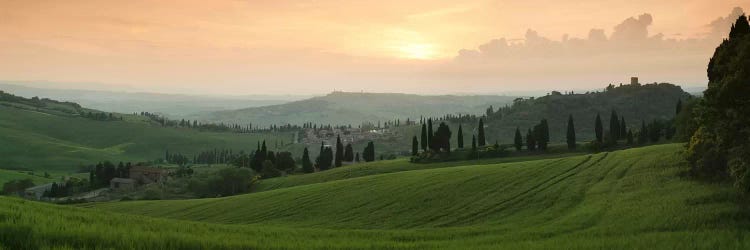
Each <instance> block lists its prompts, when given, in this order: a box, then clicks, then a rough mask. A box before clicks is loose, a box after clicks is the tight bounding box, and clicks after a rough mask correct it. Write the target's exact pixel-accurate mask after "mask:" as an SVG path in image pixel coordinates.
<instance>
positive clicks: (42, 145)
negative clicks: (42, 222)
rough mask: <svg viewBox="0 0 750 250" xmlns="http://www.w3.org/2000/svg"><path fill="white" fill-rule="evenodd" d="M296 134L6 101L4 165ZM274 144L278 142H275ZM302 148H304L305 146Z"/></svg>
mask: <svg viewBox="0 0 750 250" xmlns="http://www.w3.org/2000/svg"><path fill="white" fill-rule="evenodd" d="M264 139H265V140H269V141H273V142H275V141H277V140H280V141H286V142H289V141H291V139H292V136H291V134H286V133H274V134H270V133H264V134H235V133H214V132H200V131H197V130H192V129H176V128H164V127H160V126H156V125H152V124H148V123H146V122H144V121H138V120H133V119H126V120H125V121H95V120H91V119H87V118H81V117H71V116H61V115H53V114H48V113H42V112H34V111H30V110H22V109H17V108H11V107H6V106H1V105H0V142H2V143H0V155H3V156H13V157H0V168H6V169H21V168H23V169H30V170H40V171H49V172H50V173H53V172H54V173H58V172H60V173H69V172H70V171H72V170H75V169H77V168H78V166H80V165H89V164H95V163H97V162H100V161H104V160H110V161H115V162H116V161H134V162H135V161H149V160H156V159H159V158H163V157H164V152H165V150H169V151H171V152H173V153H182V154H186V155H189V156H191V157H192V155H193V154H194V153H197V152H200V151H205V150H211V149H214V148H217V149H233V150H236V151H239V150H246V151H247V150H251V149H252V150H254V149H255V147H256V145H257V142H258V141H259V140H264ZM272 145H273V144H272ZM300 152H301V149H300Z"/></svg>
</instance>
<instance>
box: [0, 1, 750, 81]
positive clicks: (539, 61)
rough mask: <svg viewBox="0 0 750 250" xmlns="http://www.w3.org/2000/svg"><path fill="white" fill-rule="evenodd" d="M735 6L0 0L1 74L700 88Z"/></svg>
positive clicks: (14, 77) (739, 7) (15, 77)
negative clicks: (634, 79) (637, 82)
mask: <svg viewBox="0 0 750 250" xmlns="http://www.w3.org/2000/svg"><path fill="white" fill-rule="evenodd" d="M749 7H750V2H748V1H747V0H742V1H740V0H721V1H716V0H662V1H651V0H633V1H621V0H577V1H564V0H559V1H542V0H525V1H512V0H500V1H485V0H466V1H437V0H414V1H410V0H399V1H390V0H383V1H356V0H331V1H324V0H318V1H315V0H306V1H286V0H268V1H266V0H244V1H241V0H212V1H190V0H183V1H169V0H162V1H145V0H130V1H97V0H66V1H56V0H0V17H1V18H0V80H4V81H18V82H46V83H47V84H49V85H54V86H55V87H59V88H94V89H112V90H134V91H149V92H161V93H183V94H212V95H250V94H256V95H257V94H321V93H327V92H331V91H333V90H340V91H357V92H359V91H365V92H405V93H420V94H457V93H458V94H461V93H466V94H469V93H471V94H502V93H511V92H518V91H536V90H581V89H594V88H601V87H604V86H606V85H607V84H609V83H620V82H628V81H629V78H630V77H631V76H638V77H640V78H641V82H671V83H675V84H680V85H683V86H703V85H705V84H706V82H707V78H706V76H705V67H706V64H707V63H708V60H709V58H710V56H711V55H712V53H713V50H714V49H715V48H716V46H717V45H718V44H719V43H720V42H721V39H722V38H723V37H725V36H726V34H727V33H728V29H729V27H730V26H731V23H732V22H733V21H734V20H735V19H736V18H737V17H738V16H739V15H741V14H742V13H743V9H748V8H749Z"/></svg>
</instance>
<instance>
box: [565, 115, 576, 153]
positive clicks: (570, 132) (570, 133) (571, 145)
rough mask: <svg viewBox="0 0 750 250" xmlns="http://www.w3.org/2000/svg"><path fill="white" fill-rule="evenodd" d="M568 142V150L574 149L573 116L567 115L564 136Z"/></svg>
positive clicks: (574, 130)
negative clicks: (565, 134)
mask: <svg viewBox="0 0 750 250" xmlns="http://www.w3.org/2000/svg"><path fill="white" fill-rule="evenodd" d="M566 139H567V140H566V141H567V142H568V149H575V148H576V127H575V124H573V115H568V133H567V136H566Z"/></svg>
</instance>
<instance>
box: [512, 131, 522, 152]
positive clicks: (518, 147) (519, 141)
mask: <svg viewBox="0 0 750 250" xmlns="http://www.w3.org/2000/svg"><path fill="white" fill-rule="evenodd" d="M513 146H515V147H516V151H521V148H522V147H523V138H521V130H520V129H519V128H518V127H516V135H515V137H514V138H513Z"/></svg>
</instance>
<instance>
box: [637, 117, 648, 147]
mask: <svg viewBox="0 0 750 250" xmlns="http://www.w3.org/2000/svg"><path fill="white" fill-rule="evenodd" d="M646 142H648V128H647V127H646V121H641V130H640V131H638V144H641V145H642V144H645V143H646Z"/></svg>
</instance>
